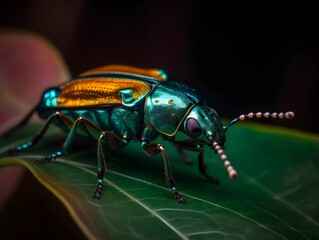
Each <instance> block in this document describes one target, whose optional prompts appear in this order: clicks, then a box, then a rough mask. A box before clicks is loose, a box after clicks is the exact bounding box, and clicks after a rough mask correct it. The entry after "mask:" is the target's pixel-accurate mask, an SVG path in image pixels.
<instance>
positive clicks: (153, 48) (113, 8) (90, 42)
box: [0, 0, 319, 133]
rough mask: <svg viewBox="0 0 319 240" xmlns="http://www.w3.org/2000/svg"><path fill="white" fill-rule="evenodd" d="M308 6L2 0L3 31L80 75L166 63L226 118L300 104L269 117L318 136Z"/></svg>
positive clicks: (316, 68)
mask: <svg viewBox="0 0 319 240" xmlns="http://www.w3.org/2000/svg"><path fill="white" fill-rule="evenodd" d="M318 20H319V19H318V14H317V11H316V8H315V7H314V6H312V5H311V4H310V5H304V4H300V3H299V4H298V5H297V4H296V5H293V4H286V5H282V6H279V5H273V4H256V3H249V2H246V1H236V3H215V2H214V3H210V5H209V6H208V5H206V4H205V3H203V2H200V1H142V0H138V1H136V0H135V1H133V0H132V1H102V0H91V1H87V0H77V1H43V0H29V1H22V0H21V1H19V0H16V1H1V3H0V24H1V26H0V27H1V30H2V31H5V30H23V31H31V32H34V33H36V34H39V35H41V36H44V37H45V38H47V39H48V40H49V41H50V42H51V43H52V44H53V45H54V46H55V47H56V48H57V49H58V50H59V51H60V52H61V54H62V57H63V58H64V59H65V62H66V64H67V66H68V67H69V69H70V72H71V75H72V76H76V75H77V74H79V73H81V72H82V71H85V70H87V69H90V68H94V67H97V66H101V65H105V64H129V65H134V66H138V67H145V68H153V67H157V68H162V69H164V70H165V71H166V72H167V74H168V76H169V78H170V79H171V80H176V81H181V82H184V83H186V84H189V85H191V86H192V87H193V88H195V89H196V90H197V91H198V92H199V93H200V94H201V95H202V96H203V98H204V99H205V100H206V103H207V104H208V105H209V106H211V107H213V108H215V109H216V110H217V112H218V113H219V115H220V116H222V117H224V118H233V117H236V116H238V115H240V114H242V113H249V112H250V111H254V112H257V111H288V110H293V111H295V113H296V118H295V120H293V121H278V120H277V121H267V122H269V123H270V124H276V125H282V126H289V127H292V128H296V129H301V130H304V131H309V132H315V133H318V132H319V128H318V124H317V123H316V116H315V115H316V113H317V106H318V97H317V92H318V90H319V88H318V76H319V74H318V72H319V55H318V44H319V41H318V29H319V25H318V23H319V21H318Z"/></svg>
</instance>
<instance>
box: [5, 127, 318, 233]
mask: <svg viewBox="0 0 319 240" xmlns="http://www.w3.org/2000/svg"><path fill="white" fill-rule="evenodd" d="M37 127H39V125H32V127H26V128H24V129H22V130H21V131H20V132H18V133H17V134H15V135H14V136H12V137H10V138H7V139H4V138H2V139H1V150H0V152H2V157H1V159H0V165H2V166H8V165H23V166H25V167H26V168H28V169H29V170H30V171H31V172H32V173H33V175H34V176H35V177H36V178H37V179H38V180H39V181H40V182H41V183H42V184H43V185H44V186H45V187H46V188H47V189H48V190H50V191H51V192H52V193H53V194H54V195H55V196H56V197H57V198H58V199H59V200H60V201H61V202H62V203H63V204H64V206H65V207H66V209H67V210H68V212H69V213H70V215H71V217H72V218H73V219H74V221H75V222H76V223H77V224H78V226H79V227H80V229H81V230H82V232H83V233H84V234H85V236H86V237H88V238H90V239H97V238H98V239H109V238H111V239H127V238H130V239H318V238H319V231H318V230H319V211H318V210H319V204H318V197H319V178H318V169H319V166H318V164H319V162H318V159H319V138H318V136H315V135H309V134H305V133H299V132H296V131H294V130H290V129H286V130H284V129H280V128H276V127H270V126H267V127H266V126H264V125H257V124H249V123H248V124H245V123H244V124H242V123H241V124H238V125H237V126H236V127H233V128H231V129H230V130H229V131H228V132H227V134H228V135H227V138H228V139H227V151H226V152H227V155H228V157H229V159H230V161H231V162H232V164H233V166H234V167H235V168H236V169H237V171H238V175H239V176H238V179H237V180H235V181H233V180H230V179H229V178H228V175H227V171H226V170H225V168H224V166H223V164H222V162H221V160H220V159H219V158H218V156H217V155H215V154H214V153H213V151H212V150H209V149H208V148H207V149H206V151H205V159H206V163H207V165H208V168H209V169H210V170H211V171H212V172H213V173H214V176H217V177H219V179H220V180H221V184H220V185H219V186H215V185H212V184H211V183H210V182H208V181H206V180H205V179H204V178H203V176H201V174H200V173H199V171H198V167H197V162H196V154H195V153H189V155H190V156H191V157H192V158H193V164H192V166H187V165H185V164H184V163H183V162H181V161H180V158H179V156H178V154H177V151H176V150H175V149H174V148H173V147H172V146H171V145H170V143H169V142H165V141H164V140H162V139H161V138H159V139H158V141H159V142H161V143H163V144H164V147H165V148H166V150H167V152H168V154H169V156H170V159H171V161H172V167H173V173H174V178H175V180H176V184H177V188H178V190H179V191H180V193H181V194H182V195H183V196H184V197H185V198H186V199H187V202H186V204H178V203H177V202H176V201H175V200H174V199H172V196H171V193H170V192H169V191H168V190H167V187H166V183H165V180H164V177H163V163H162V159H161V156H155V157H152V158H150V157H147V156H145V155H144V153H143V152H142V151H141V149H140V147H139V145H138V144H137V143H131V144H130V145H129V146H128V147H126V148H123V149H120V150H117V151H108V152H107V154H106V156H107V168H108V171H107V174H106V178H105V179H104V181H105V184H104V189H103V195H102V198H101V199H100V200H94V199H92V197H91V196H92V193H93V191H94V189H95V185H96V180H97V179H96V164H97V162H96V143H95V141H92V140H91V139H80V138H77V141H76V142H77V143H76V144H75V146H74V147H73V148H72V150H71V152H70V153H69V154H68V155H65V156H64V157H63V158H62V159H60V160H57V161H54V162H52V163H49V164H42V165H38V164H36V163H35V160H36V159H37V158H39V157H41V156H46V155H49V154H51V153H53V152H55V151H56V150H58V149H59V144H61V143H62V142H63V137H65V135H64V134H63V133H62V132H61V131H60V130H58V129H57V128H55V127H52V128H50V130H49V132H48V133H47V134H46V135H45V137H44V139H43V140H42V141H41V143H39V145H37V146H35V147H34V148H33V149H32V150H30V151H28V152H25V153H23V154H20V155H18V156H6V155H5V153H4V152H5V151H6V150H7V149H9V148H10V147H13V146H15V145H17V144H20V143H22V142H24V141H26V140H28V137H30V136H32V134H33V133H32V132H34V129H36V128H37ZM17 139H18V140H19V141H17ZM92 142H93V143H92Z"/></svg>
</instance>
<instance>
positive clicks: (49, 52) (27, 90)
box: [0, 32, 69, 132]
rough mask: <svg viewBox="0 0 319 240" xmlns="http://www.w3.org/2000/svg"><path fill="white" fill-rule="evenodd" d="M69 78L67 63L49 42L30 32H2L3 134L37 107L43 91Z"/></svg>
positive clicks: (0, 96)
mask: <svg viewBox="0 0 319 240" xmlns="http://www.w3.org/2000/svg"><path fill="white" fill-rule="evenodd" d="M67 79H69V72H68V70H67V67H66V64H65V63H64V61H63V60H62V57H61V55H60V53H59V52H58V51H57V49H55V48H54V46H52V44H51V43H49V42H48V41H47V40H46V39H44V38H42V37H40V36H38V35H34V34H32V33H27V32H6V33H1V34H0V130H1V132H3V131H4V130H5V129H3V128H8V127H10V126H12V125H14V123H16V121H17V120H18V119H19V117H23V116H24V115H26V114H27V113H28V111H30V110H31V109H32V108H33V107H34V106H35V105H36V104H37V102H38V101H39V99H40V97H41V94H42V92H43V90H44V89H46V88H48V87H50V86H54V85H57V84H59V83H61V82H63V81H66V80H67ZM11 119H14V120H12V121H11Z"/></svg>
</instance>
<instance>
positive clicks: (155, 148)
mask: <svg viewBox="0 0 319 240" xmlns="http://www.w3.org/2000/svg"><path fill="white" fill-rule="evenodd" d="M142 149H143V150H144V152H145V153H146V154H147V155H148V156H154V155H156V154H158V153H162V157H163V162H164V176H165V180H166V183H167V185H168V187H169V189H170V190H171V192H172V195H173V198H174V199H176V200H177V201H178V202H179V203H185V201H186V199H185V198H184V197H183V196H181V195H180V194H179V192H178V191H177V190H176V188H175V186H176V184H175V181H174V178H173V174H172V168H171V163H170V160H169V158H168V155H167V153H166V151H165V149H164V147H163V145H162V144H159V143H152V144H142Z"/></svg>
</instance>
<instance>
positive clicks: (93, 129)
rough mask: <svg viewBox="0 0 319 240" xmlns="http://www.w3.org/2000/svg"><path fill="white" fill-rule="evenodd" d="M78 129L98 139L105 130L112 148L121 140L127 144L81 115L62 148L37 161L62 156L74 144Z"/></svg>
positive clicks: (41, 161)
mask: <svg viewBox="0 0 319 240" xmlns="http://www.w3.org/2000/svg"><path fill="white" fill-rule="evenodd" d="M61 115H62V114H61ZM78 130H81V131H83V130H85V131H87V132H88V133H90V134H91V135H92V136H94V137H95V138H96V139H99V137H100V134H101V132H105V134H106V135H107V138H108V140H109V144H110V146H111V148H117V147H119V145H120V144H119V143H120V142H121V143H122V144H123V143H124V144H125V142H124V141H122V140H121V139H120V138H119V137H117V136H116V135H114V134H113V133H110V132H107V131H103V130H102V129H101V128H99V127H98V126H97V125H96V124H94V123H93V122H92V121H90V120H89V119H86V118H84V117H79V118H78V119H77V120H75V121H74V123H73V125H72V127H70V131H69V133H68V136H67V138H66V140H65V141H64V144H63V147H62V150H61V151H57V152H55V153H53V154H51V155H49V156H47V157H44V158H41V159H38V160H37V162H38V163H44V162H49V161H51V160H53V159H56V158H58V157H60V156H62V155H63V154H65V153H66V152H68V151H69V149H70V148H71V146H72V143H73V141H74V138H75V136H76V133H77V131H78Z"/></svg>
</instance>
